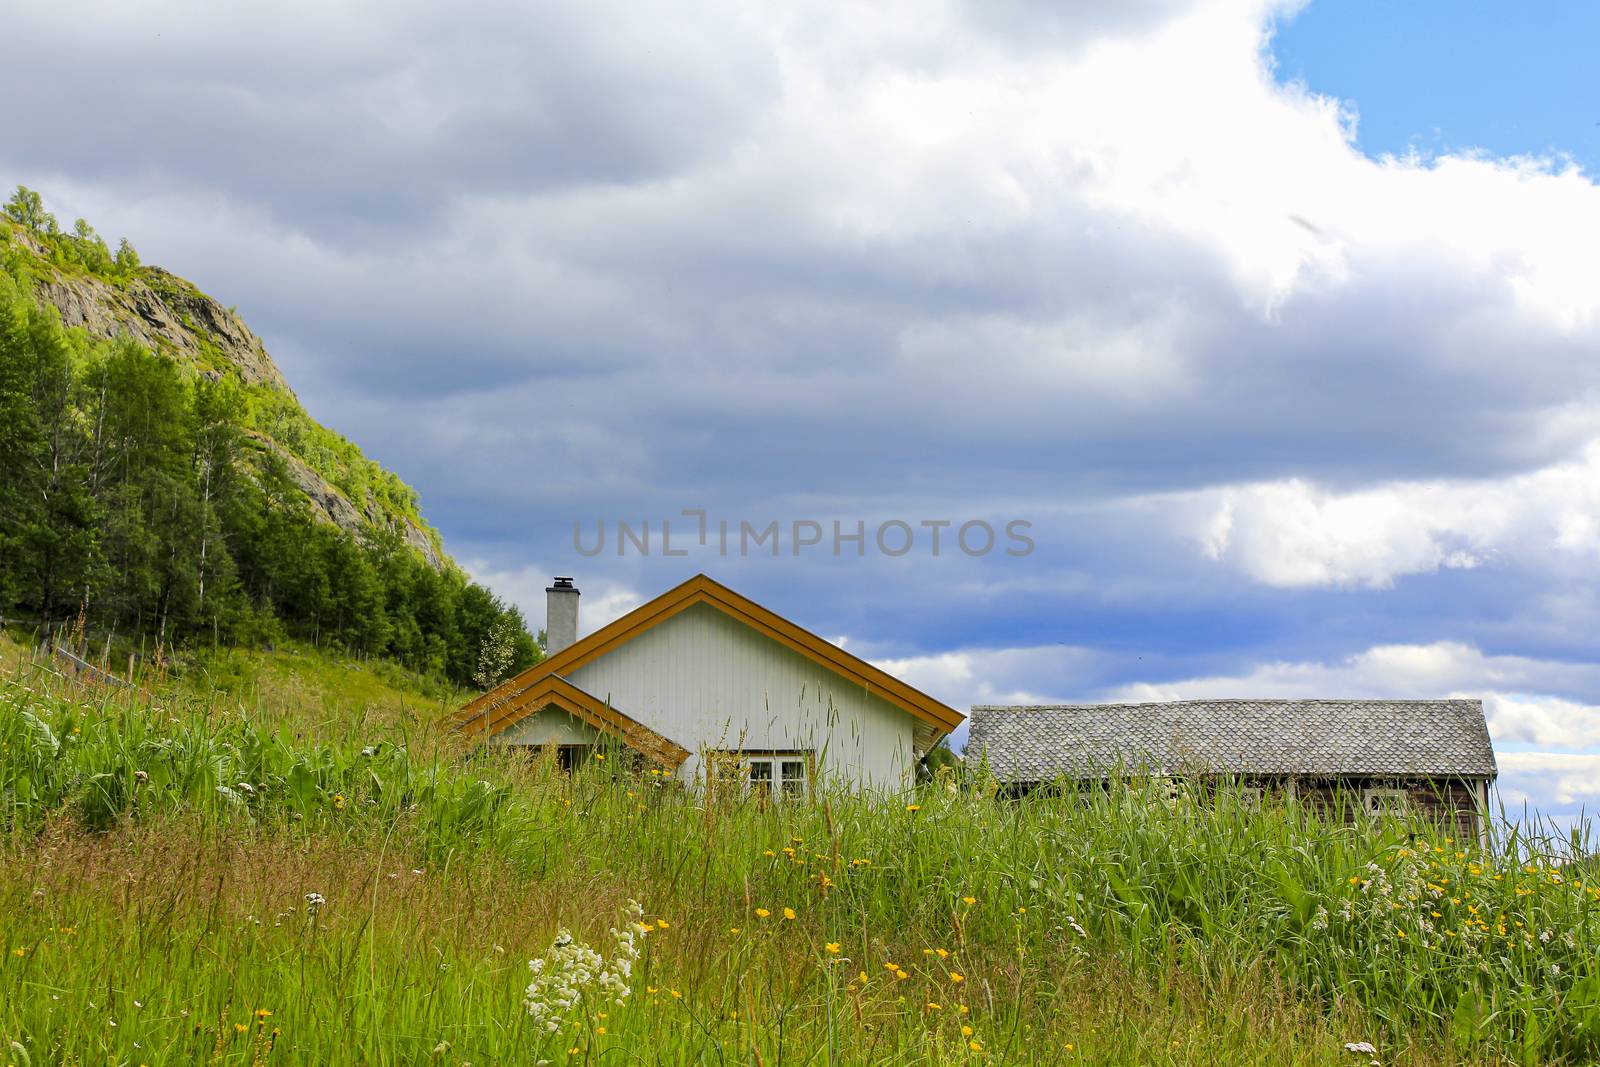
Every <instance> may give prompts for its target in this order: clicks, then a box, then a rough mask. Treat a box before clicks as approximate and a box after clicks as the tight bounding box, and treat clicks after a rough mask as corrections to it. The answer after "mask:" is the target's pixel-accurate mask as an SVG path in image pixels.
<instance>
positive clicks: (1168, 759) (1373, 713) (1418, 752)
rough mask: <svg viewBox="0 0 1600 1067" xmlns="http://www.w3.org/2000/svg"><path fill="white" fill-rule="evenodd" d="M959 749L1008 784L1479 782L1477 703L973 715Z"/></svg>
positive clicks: (1255, 704) (1481, 740)
mask: <svg viewBox="0 0 1600 1067" xmlns="http://www.w3.org/2000/svg"><path fill="white" fill-rule="evenodd" d="M967 751H968V752H969V753H971V754H972V755H974V756H977V755H978V754H980V753H981V754H983V755H984V756H985V757H986V758H987V759H988V761H989V766H990V768H991V769H992V770H993V771H994V773H995V774H996V775H997V776H998V777H999V778H1000V779H1001V780H1002V781H1007V782H1043V781H1049V780H1051V779H1053V778H1058V777H1068V778H1092V777H1098V776H1100V775H1103V774H1104V773H1105V772H1106V771H1108V770H1110V769H1113V768H1117V767H1125V768H1128V769H1130V770H1139V771H1145V772H1149V773H1155V774H1182V773H1186V772H1189V773H1214V774H1246V775H1258V774H1259V775H1290V774H1293V775H1307V776H1327V777H1343V776H1361V775H1396V776H1416V777H1440V778H1445V777H1485V778H1492V777H1494V776H1495V774H1496V770H1495V762H1494V749H1493V747H1492V746H1491V745H1490V743H1489V730H1488V727H1487V725H1486V724H1485V722H1484V718H1483V702H1482V701H1480V700H1180V701H1172V702H1169V703H1161V704H1065V705H1053V706H1041V705H1034V706H1024V707H995V706H984V707H975V708H973V709H972V732H971V735H970V736H969V737H968V739H967Z"/></svg>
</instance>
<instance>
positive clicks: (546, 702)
mask: <svg viewBox="0 0 1600 1067" xmlns="http://www.w3.org/2000/svg"><path fill="white" fill-rule="evenodd" d="M516 707H517V710H518V711H519V712H520V714H516V715H515V716H514V717H509V716H508V715H507V711H508V709H504V708H497V709H494V714H493V715H492V716H491V717H492V718H494V719H496V720H500V719H505V721H497V722H496V724H495V725H493V726H490V725H489V724H488V723H486V722H485V721H484V720H483V719H472V720H468V721H465V722H462V723H461V724H460V727H461V730H462V732H464V733H481V732H483V731H484V730H485V729H486V728H487V729H488V732H490V733H497V732H499V731H500V730H503V729H505V728H506V727H507V726H509V725H511V724H512V723H513V722H516V721H518V720H520V719H523V718H526V717H527V716H528V715H532V714H534V713H535V712H539V711H543V710H544V709H545V708H559V709H560V710H562V711H564V712H566V713H567V714H568V715H571V716H572V717H573V718H575V719H577V720H579V721H580V722H585V723H588V724H589V725H590V726H592V727H594V728H595V729H596V730H598V731H600V732H601V733H603V734H607V735H609V736H611V737H614V738H616V739H617V740H618V741H621V742H622V743H623V744H624V745H627V746H628V747H629V748H631V749H633V750H634V751H635V752H639V753H641V754H642V755H644V756H646V757H648V758H649V759H650V760H652V761H653V762H655V763H657V764H659V765H660V766H663V767H666V768H668V769H675V768H676V767H677V766H678V765H679V764H681V763H682V762H683V761H684V760H686V759H688V758H689V750H688V749H686V748H684V747H683V746H682V745H680V744H678V743H677V742H675V741H672V740H671V739H669V738H666V737H663V736H662V735H661V734H658V733H656V732H655V731H654V730H652V729H650V727H648V726H646V725H644V724H643V723H641V722H639V721H638V720H636V719H633V718H631V717H629V716H628V715H626V714H624V713H623V712H621V711H619V710H618V709H616V708H614V707H612V706H611V705H610V704H608V703H607V702H605V701H603V700H601V699H600V698H599V697H596V696H594V695H593V694H592V693H587V692H584V691H583V690H582V689H579V688H578V687H577V686H575V685H573V684H572V683H571V682H569V681H567V680H566V679H565V678H563V677H561V676H560V675H559V674H547V675H545V676H544V677H543V678H541V679H539V680H538V681H537V682H535V683H534V684H533V685H532V686H531V687H530V688H528V689H527V690H525V691H523V692H522V693H520V694H518V696H517V698H516Z"/></svg>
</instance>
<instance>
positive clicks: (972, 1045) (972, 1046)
mask: <svg viewBox="0 0 1600 1067" xmlns="http://www.w3.org/2000/svg"><path fill="white" fill-rule="evenodd" d="M967 1047H968V1048H970V1049H971V1050H972V1051H974V1052H982V1051H983V1046H982V1045H980V1044H979V1043H978V1042H976V1041H968V1042H967Z"/></svg>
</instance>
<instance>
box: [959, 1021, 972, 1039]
mask: <svg viewBox="0 0 1600 1067" xmlns="http://www.w3.org/2000/svg"><path fill="white" fill-rule="evenodd" d="M961 1036H962V1037H971V1036H972V1027H970V1026H967V1025H966V1024H965V1023H963V1024H962V1026H961Z"/></svg>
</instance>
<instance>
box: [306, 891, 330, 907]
mask: <svg viewBox="0 0 1600 1067" xmlns="http://www.w3.org/2000/svg"><path fill="white" fill-rule="evenodd" d="M327 902H328V900H327V898H326V897H324V896H323V895H322V894H321V893H307V894H306V907H308V908H320V907H322V906H323V905H324V904H326V903H327Z"/></svg>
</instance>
